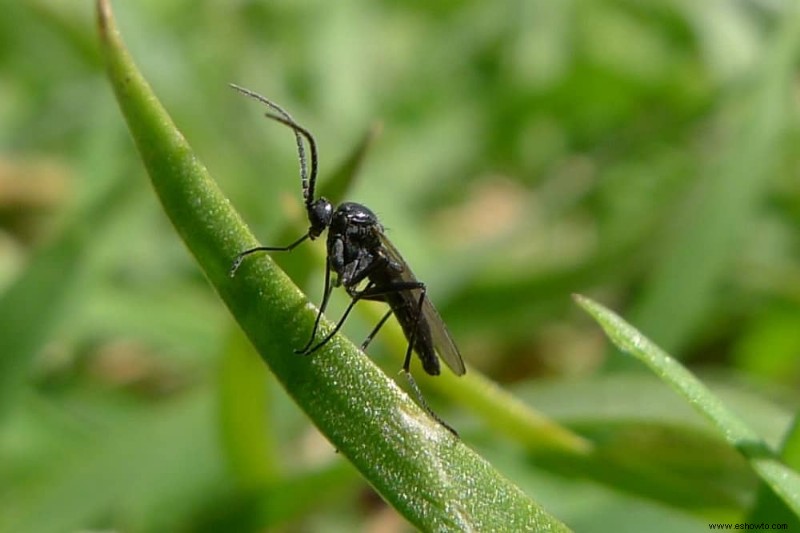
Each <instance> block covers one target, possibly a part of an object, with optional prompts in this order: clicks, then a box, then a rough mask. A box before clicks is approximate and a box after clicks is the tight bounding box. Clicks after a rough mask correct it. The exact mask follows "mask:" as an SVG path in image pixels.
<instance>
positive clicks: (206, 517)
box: [0, 0, 800, 531]
mask: <svg viewBox="0 0 800 533" xmlns="http://www.w3.org/2000/svg"><path fill="white" fill-rule="evenodd" d="M792 5H793V4H791V3H790V2H780V1H773V2H767V1H760V2H759V1H755V0H754V1H751V2H746V1H741V2H733V1H713V2H711V1H710V2H697V3H693V2H685V1H681V0H662V1H658V2H653V3H650V4H643V3H641V2H635V1H632V0H617V1H610V0H609V1H600V0H591V1H589V0H587V1H582V2H563V3H562V2H549V1H546V0H519V1H513V2H512V1H509V2H474V1H473V2H440V3H435V4H429V3H426V2H407V3H403V4H400V3H395V2H379V3H375V2H363V1H356V0H346V1H343V2H337V3H335V4H329V3H324V2H319V1H312V0H308V1H304V2H290V1H285V0H284V1H277V2H266V1H239V2H229V3H226V2H186V1H175V2H170V3H162V2H156V1H154V0H151V1H141V2H137V3H135V4H131V3H125V2H116V4H115V6H114V7H115V10H116V18H117V20H118V23H119V25H120V27H121V31H122V32H123V34H124V36H125V39H126V41H127V43H128V45H129V47H130V49H131V51H132V53H133V54H134V55H135V57H136V60H137V62H138V63H139V65H140V66H141V68H142V70H143V72H144V73H145V75H146V76H147V77H148V79H149V81H150V83H151V84H152V85H153V88H154V90H155V91H156V93H157V94H158V95H159V97H160V99H161V101H162V102H163V103H164V105H165V106H166V107H167V109H168V110H169V112H170V114H171V115H172V116H173V118H174V119H175V120H176V122H177V125H178V126H179V127H180V128H181V130H182V131H183V132H184V134H185V135H186V137H187V138H188V140H189V142H190V143H191V144H192V145H193V147H194V150H195V151H196V153H198V154H200V156H201V157H202V159H203V161H204V163H205V164H206V165H207V166H208V168H209V170H210V171H211V173H212V175H213V176H215V177H216V179H217V180H219V182H220V186H221V187H222V189H223V190H224V191H225V192H226V193H227V194H228V195H229V197H230V198H231V201H232V202H233V203H234V205H236V206H237V208H238V209H240V211H241V212H242V214H243V215H244V217H245V218H246V219H247V220H248V222H249V223H250V224H251V225H252V227H253V230H254V232H255V233H256V234H257V235H258V236H259V237H260V238H261V240H262V242H264V243H265V244H284V242H283V241H282V240H281V239H286V238H287V235H288V236H291V235H295V234H297V235H299V234H300V233H301V232H302V231H303V230H304V227H305V222H304V220H303V218H304V217H303V212H302V209H301V207H300V192H299V180H298V178H297V162H296V155H295V151H294V143H293V139H292V136H291V134H289V133H288V132H287V131H285V130H284V128H282V127H280V126H279V125H275V124H270V123H268V122H267V121H265V120H264V119H263V117H262V115H261V112H260V111H261V110H260V109H258V108H257V107H254V106H253V105H252V103H251V102H248V101H245V100H243V99H242V98H241V97H240V96H239V95H237V94H235V93H234V92H233V91H231V90H230V89H229V88H228V87H227V84H228V83H229V82H235V83H239V84H241V85H244V86H247V87H249V88H252V89H253V90H256V91H258V92H260V93H262V94H265V95H267V96H269V97H270V98H271V99H273V100H275V101H277V102H279V103H280V104H281V105H282V106H284V107H285V108H286V109H288V110H289V111H290V112H291V113H292V114H293V115H294V116H295V117H296V118H297V119H298V121H300V122H301V123H302V124H304V125H305V126H307V127H308V128H309V129H310V130H311V131H313V132H314V134H315V135H316V137H317V140H318V142H319V145H320V150H321V167H322V179H323V180H324V179H325V177H326V176H330V173H331V172H332V171H333V170H334V169H335V168H336V167H337V166H338V164H339V163H340V162H341V161H342V160H344V159H345V158H346V157H347V156H348V154H349V153H350V152H351V151H352V150H353V149H354V147H355V145H356V144H357V143H358V142H359V139H360V138H361V137H362V136H363V135H364V133H365V132H366V131H367V130H368V128H370V127H371V126H372V125H373V124H375V123H376V121H380V123H382V125H383V129H382V133H381V135H380V136H379V137H378V139H377V140H376V142H375V144H374V145H373V147H372V148H371V150H370V153H369V155H368V156H367V160H366V163H365V166H364V168H363V169H362V173H361V176H360V180H359V181H358V182H357V184H356V185H355V186H354V187H353V188H352V189H351V190H350V191H349V192H348V195H347V196H348V199H351V200H354V201H359V202H363V203H365V204H366V205H369V206H370V207H371V208H373V209H374V210H375V211H376V212H377V213H378V214H379V215H380V216H381V218H382V221H383V222H384V224H385V226H386V227H387V229H388V231H389V235H390V236H391V238H392V240H393V241H394V242H395V243H396V244H397V246H398V248H399V249H400V250H402V251H403V253H404V254H405V256H406V259H407V260H408V261H409V262H410V264H411V265H412V266H413V268H414V270H415V272H416V274H417V275H418V276H419V277H420V279H422V280H424V281H426V282H427V283H428V286H429V288H430V294H431V295H432V298H433V300H434V302H435V303H436V304H437V307H438V308H439V310H440V312H441V313H442V315H443V317H444V318H445V320H446V321H447V323H448V326H449V328H450V329H451V331H452V332H453V334H454V336H455V338H456V339H457V341H458V343H459V346H460V347H461V351H462V353H463V355H464V358H465V360H466V361H467V362H468V363H469V364H470V365H472V366H473V367H474V368H476V369H479V370H481V371H483V372H485V373H486V374H488V375H489V376H491V377H493V378H494V379H496V380H497V381H498V382H500V383H502V384H504V385H506V386H507V387H508V388H509V389H510V390H511V391H513V392H514V393H515V394H517V395H518V396H519V397H520V398H522V399H523V400H524V401H526V402H527V403H529V404H530V405H531V406H533V407H535V408H537V409H540V410H541V411H543V412H544V413H545V414H547V415H549V416H552V417H553V418H554V419H556V420H557V421H558V422H560V423H562V424H563V425H565V426H567V427H570V428H572V429H574V430H575V431H577V432H579V433H581V434H583V435H585V436H586V437H588V438H590V439H591V440H592V441H594V442H595V443H596V444H598V445H599V446H600V447H601V450H603V453H606V454H607V455H608V462H609V464H614V465H615V468H614V469H610V468H609V469H603V468H600V467H598V466H597V465H598V464H600V463H599V462H597V461H595V462H593V463H592V464H589V465H584V464H580V463H576V462H571V461H565V460H564V459H563V458H559V457H557V456H556V457H553V456H549V455H545V454H542V453H535V452H534V451H531V450H527V449H526V448H525V447H524V446H522V445H521V444H520V443H519V442H515V441H514V440H513V439H508V438H506V437H504V436H501V435H497V434H495V433H493V432H491V431H489V430H487V429H486V426H485V425H484V424H483V423H482V422H481V421H480V420H479V419H477V418H476V417H474V416H471V414H470V412H468V411H465V410H464V409H463V408H460V407H459V405H458V403H457V402H452V401H443V400H442V401H435V402H434V403H436V406H437V410H438V411H439V412H440V413H441V414H442V415H443V416H444V418H445V419H447V420H448V421H450V422H451V423H452V424H453V425H455V426H456V427H458V428H459V430H460V431H461V433H462V437H463V439H464V440H465V442H466V443H467V444H468V445H470V446H471V447H473V448H475V449H477V450H479V451H480V452H481V453H482V454H483V455H484V456H485V457H487V459H489V460H490V461H491V462H492V463H493V464H494V465H495V466H496V467H497V468H499V469H500V470H501V471H503V472H504V473H506V475H508V476H509V477H510V478H511V479H513V480H514V481H515V482H517V483H518V484H519V485H520V486H521V487H522V488H523V489H524V490H525V491H526V492H527V493H528V494H530V495H531V496H532V497H533V498H534V499H536V500H537V501H539V502H540V503H542V504H543V505H544V507H545V508H546V509H547V510H548V511H550V512H551V513H552V514H554V515H555V516H557V517H559V518H560V519H561V520H563V521H564V522H566V523H567V524H569V525H570V526H572V527H574V528H575V529H576V530H578V531H609V530H615V531H641V530H647V531H677V530H686V529H687V528H689V527H691V528H705V524H706V522H708V521H711V520H719V521H735V520H741V519H742V518H743V517H746V516H748V513H749V510H750V509H751V506H752V505H753V501H754V499H755V494H756V491H757V487H758V484H757V482H756V478H755V476H754V475H753V474H752V472H750V470H749V469H748V468H747V466H746V464H745V463H744V461H743V460H742V459H741V458H740V457H739V456H738V455H736V454H735V453H734V452H733V451H731V450H730V449H728V448H726V447H725V445H724V444H723V443H722V442H721V441H720V440H719V439H717V438H716V437H714V436H713V433H712V432H711V431H710V430H709V429H708V428H707V427H706V425H705V424H704V423H703V421H701V420H699V418H698V417H697V416H696V415H695V414H694V413H693V412H692V411H691V410H690V409H689V408H688V407H687V406H686V405H685V404H684V403H683V402H682V401H681V400H680V399H679V398H677V397H676V396H675V395H674V393H673V392H672V391H671V390H669V389H667V388H666V387H665V386H664V385H663V384H662V383H660V382H658V381H657V380H656V379H655V378H653V377H652V376H651V375H649V374H648V373H647V372H645V371H644V370H643V369H641V368H639V367H638V366H637V365H636V364H635V363H633V362H632V361H630V360H628V359H625V358H622V357H621V356H619V355H618V354H616V353H614V352H613V351H611V350H610V349H609V347H608V344H607V342H606V341H605V339H604V338H603V337H602V335H601V333H600V331H599V328H597V327H596V326H595V325H594V324H593V323H592V322H590V321H589V320H588V319H587V318H586V317H585V316H583V315H582V314H581V313H580V312H579V311H578V310H577V309H576V308H575V307H574V306H573V305H572V302H571V300H570V298H569V295H570V293H572V292H583V293H589V294H591V295H593V296H594V297H596V298H598V299H599V300H601V301H603V302H604V303H605V304H606V305H608V306H610V307H612V308H614V309H616V310H617V311H619V312H620V313H621V314H622V315H623V316H626V317H627V318H628V319H629V320H630V321H631V322H632V323H633V324H634V325H636V326H637V327H639V328H640V329H641V330H642V331H643V332H644V333H645V334H647V335H648V336H649V337H650V338H652V339H653V340H654V341H655V342H657V343H659V344H660V345H661V346H663V347H664V348H665V349H667V350H669V351H671V352H672V353H673V354H674V355H675V356H676V357H679V358H680V359H681V360H682V361H683V362H684V363H685V364H687V365H688V366H689V367H690V368H692V369H693V370H694V371H696V372H698V373H699V374H700V375H701V376H702V377H703V378H704V379H706V381H707V382H709V383H710V385H711V386H712V388H713V389H714V390H715V391H716V392H718V393H719V394H720V395H721V396H722V397H723V398H724V399H725V400H726V401H727V403H728V404H729V406H731V407H732V408H733V409H734V410H736V411H737V412H738V413H739V414H741V415H742V416H743V417H744V418H745V419H746V420H748V422H750V423H751V424H752V425H753V427H755V428H756V429H758V430H759V431H760V433H761V434H762V435H763V436H764V437H765V438H766V439H767V440H768V441H769V442H770V443H771V444H773V445H774V446H776V447H778V446H779V444H780V442H781V438H782V436H783V435H784V433H785V431H786V429H787V426H788V425H789V424H790V422H791V420H792V417H793V414H794V412H795V410H796V408H797V405H798V400H799V399H800V398H799V397H798V394H797V392H796V390H797V385H798V382H800V364H798V355H800V306H798V301H800V268H798V261H797V259H798V255H799V254H800V247H799V246H798V245H800V239H798V232H797V231H796V227H797V224H798V222H800V187H799V186H798V171H800V159H798V152H797V150H794V149H793V148H794V147H795V146H796V145H797V143H798V137H799V135H798V133H799V132H800V128H798V124H799V123H798V94H800V92H798V75H797V65H798V49H799V48H800V47H799V46H798V32H799V31H800V29H799V28H798V14H797V9H796V8H795V7H791V6H792ZM0 7H3V12H4V13H5V15H4V16H3V17H2V18H1V19H0V65H2V68H0V72H2V75H0V291H2V292H1V293H0V530H6V529H4V528H6V527H7V528H9V529H8V530H13V531H70V530H78V529H81V528H116V529H118V530H120V531H233V530H238V531H261V530H270V531H272V530H278V531H352V530H354V529H357V530H362V531H397V530H400V531H402V530H404V529H405V528H406V526H405V525H404V524H403V522H402V520H401V519H400V518H398V517H397V516H396V514H395V513H394V511H392V510H391V509H387V508H386V507H385V506H383V505H382V504H381V502H380V500H379V499H377V497H376V496H374V495H373V494H372V493H371V491H370V489H369V488H368V487H366V486H365V485H364V484H363V482H361V481H360V480H359V478H358V476H357V475H356V474H355V472H354V471H353V470H352V468H350V467H349V466H348V465H347V464H346V463H345V462H344V461H343V460H342V459H341V458H340V457H338V456H337V455H336V454H335V451H334V450H332V449H331V447H330V446H329V445H328V444H327V443H325V442H324V441H323V440H322V439H321V438H320V437H319V436H318V435H317V434H316V432H315V430H314V429H313V427H311V426H310V425H309V424H308V422H307V421H306V419H305V418H304V416H303V415H302V413H300V412H299V411H298V410H297V409H296V407H294V405H293V404H292V403H291V402H290V401H289V400H288V399H287V398H286V396H285V393H284V392H283V391H282V390H281V389H280V388H278V387H276V385H275V383H274V381H273V380H272V379H271V377H270V376H269V374H268V372H267V370H266V369H265V367H264V365H263V364H262V363H261V361H259V360H258V358H257V357H256V356H255V355H254V354H253V353H252V352H251V350H250V348H249V347H248V345H247V343H246V341H244V340H243V339H242V337H241V334H240V333H239V332H238V329H237V326H236V325H235V324H234V323H233V321H232V320H231V319H230V318H229V317H228V316H227V315H226V312H225V310H224V309H223V307H222V305H221V304H220V302H219V301H218V300H217V298H216V295H215V294H214V293H213V291H212V290H211V289H210V287H209V285H208V284H207V282H206V281H205V279H204V278H203V276H202V274H201V273H200V271H199V269H198V268H197V267H196V266H195V265H194V263H193V261H192V260H191V258H190V256H189V255H188V254H187V253H186V250H185V249H184V247H183V245H182V244H181V243H180V241H179V239H178V238H177V235H176V234H175V233H174V232H173V231H172V228H171V227H170V225H169V223H168V221H167V220H166V217H165V216H164V215H163V214H162V213H161V211H160V208H159V206H158V203H157V201H156V198H155V196H154V195H153V194H152V191H151V190H150V188H149V187H150V186H149V184H148V182H147V180H146V179H145V178H144V175H143V172H144V171H143V167H142V165H141V163H140V161H139V160H138V156H137V154H136V152H135V150H134V148H133V145H132V143H131V141H130V140H129V138H128V134H127V131H126V129H125V125H124V123H123V120H122V118H121V116H120V114H119V111H118V109H117V107H116V104H115V102H114V101H113V98H112V95H111V91H110V89H109V87H108V84H107V82H106V80H105V77H104V73H103V72H102V68H101V65H100V60H99V54H98V50H97V38H96V31H95V28H94V14H93V5H92V4H91V2H80V3H77V2H75V3H69V4H68V5H65V4H63V3H59V2H52V1H45V0H39V1H29V2H10V1H8V2H4V3H3V4H2V6H0ZM267 175H269V176H284V177H285V179H279V180H273V181H266V180H265V179H264V176H267ZM292 228H293V229H292ZM278 240H281V242H277V241H278ZM288 240H290V239H288ZM288 240H287V241H286V242H288ZM323 253H324V251H323V246H322V245H321V244H319V243H316V244H314V245H307V247H306V250H305V251H304V252H302V253H301V254H293V257H291V258H288V259H287V260H286V261H285V262H284V265H285V267H286V268H287V270H288V271H289V272H290V274H292V276H293V278H294V279H295V281H296V282H297V283H298V284H300V285H301V286H302V287H304V288H305V289H306V290H307V292H308V294H309V295H310V297H311V299H312V301H315V302H318V301H319V297H320V294H321V284H322V265H323V261H324V256H323ZM309 264H311V265H314V268H309V266H308V265H309ZM344 303H345V298H344V297H343V296H342V295H339V297H338V298H337V301H336V305H334V306H333V309H332V311H331V313H330V314H331V316H336V313H337V310H341V309H342V307H343V304H344ZM373 319H374V313H370V312H369V311H367V312H366V313H364V314H362V315H361V316H356V317H354V319H353V320H352V321H350V322H348V325H347V328H346V333H347V334H348V335H349V336H351V337H352V338H353V339H354V340H356V341H360V340H361V339H362V338H363V337H364V335H365V334H366V333H367V332H368V331H369V329H370V327H371V325H372V320H373ZM370 351H371V353H373V354H374V355H375V357H376V360H377V361H378V362H379V364H381V366H383V367H384V368H385V369H386V370H387V372H389V373H390V374H392V375H393V374H394V372H395V371H396V370H397V369H398V368H399V366H400V364H401V355H400V354H401V353H402V347H400V346H398V345H390V344H389V343H388V342H387V341H386V340H385V339H384V340H382V339H381V338H380V337H379V338H378V339H377V340H376V342H375V343H374V345H373V346H372V347H371V350H370ZM432 400H436V398H432ZM621 462H622V463H624V464H625V466H626V468H625V469H619V464H620V463H621ZM776 516H777V515H776ZM776 521H777V519H776ZM12 527H13V529H11V528H12Z"/></svg>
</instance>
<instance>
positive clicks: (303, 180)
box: [230, 83, 317, 210]
mask: <svg viewBox="0 0 800 533" xmlns="http://www.w3.org/2000/svg"><path fill="white" fill-rule="evenodd" d="M230 86H231V87H232V88H234V89H236V90H237V91H239V92H240V93H242V94H244V95H246V96H249V97H251V98H254V99H255V100H258V101H259V102H261V103H262V104H264V105H266V106H267V107H269V108H270V109H271V110H273V111H275V114H273V113H266V114H265V115H266V117H267V118H270V119H272V120H274V121H276V122H280V123H281V124H285V125H286V126H289V127H290V128H292V131H294V137H295V140H296V141H297V156H298V159H299V160H300V184H301V185H302V187H303V199H304V200H305V204H306V210H309V209H311V204H312V203H313V202H314V187H315V186H316V183H317V142H316V141H315V140H314V136H313V135H312V134H311V132H310V131H308V130H307V129H305V128H304V127H302V126H301V125H300V124H298V123H297V122H295V120H294V118H292V115H290V114H289V112H288V111H286V110H285V109H283V108H282V107H281V106H279V105H278V104H276V103H275V102H273V101H271V100H269V99H267V98H266V97H264V96H261V95H260V94H258V93H255V92H253V91H251V90H250V89H245V88H244V87H240V86H239V85H236V84H233V83H231V84H230ZM303 137H305V139H306V140H307V141H308V147H309V149H310V151H311V175H310V176H309V172H308V163H307V161H306V150H305V146H304V145H303Z"/></svg>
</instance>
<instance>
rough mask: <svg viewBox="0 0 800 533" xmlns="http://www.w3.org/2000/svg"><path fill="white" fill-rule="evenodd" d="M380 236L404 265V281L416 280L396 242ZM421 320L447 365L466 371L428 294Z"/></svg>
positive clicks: (455, 371) (388, 251)
mask: <svg viewBox="0 0 800 533" xmlns="http://www.w3.org/2000/svg"><path fill="white" fill-rule="evenodd" d="M380 237H381V244H382V245H383V247H384V248H385V250H386V253H387V255H388V256H389V257H390V258H391V260H392V261H394V262H395V263H398V264H400V265H402V266H403V272H401V273H400V274H399V275H400V277H401V279H403V281H416V277H414V273H413V272H411V269H410V268H409V266H408V263H406V262H405V260H403V256H401V255H400V252H398V251H397V248H395V247H394V244H392V242H391V241H390V240H389V238H388V237H386V235H385V234H383V233H381V234H380ZM415 292H416V291H415ZM420 320H423V321H425V323H427V324H428V327H430V330H431V336H432V337H433V346H434V348H435V349H436V353H437V354H438V355H439V358H440V359H442V360H443V361H444V362H445V363H447V366H449V367H450V370H452V371H453V373H454V374H455V375H457V376H461V375H463V374H464V373H466V371H467V369H466V368H465V367H464V361H463V360H462V359H461V353H459V351H458V347H456V343H455V342H454V341H453V337H451V336H450V332H449V331H447V326H446V325H445V323H444V320H442V317H441V316H440V315H439V312H438V311H437V310H436V308H435V307H434V306H433V304H432V303H431V299H430V298H428V297H427V295H426V296H425V299H424V300H423V301H422V316H421V317H420Z"/></svg>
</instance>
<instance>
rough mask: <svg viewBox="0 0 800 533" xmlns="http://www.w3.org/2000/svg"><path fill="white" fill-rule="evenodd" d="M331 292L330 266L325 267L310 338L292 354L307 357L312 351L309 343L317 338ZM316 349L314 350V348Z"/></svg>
mask: <svg viewBox="0 0 800 533" xmlns="http://www.w3.org/2000/svg"><path fill="white" fill-rule="evenodd" d="M331 292H333V285H331V267H330V265H327V264H326V265H325V288H324V290H323V294H322V303H321V304H320V306H319V311H317V318H316V319H315V320H314V328H313V329H312V330H311V336H310V337H309V338H308V342H307V343H306V344H305V346H303V348H301V349H300V350H295V351H294V353H296V354H302V355H308V354H310V353H311V352H313V351H314V350H309V349H308V347H309V346H311V343H312V342H314V337H316V336H317V329H319V321H320V319H321V318H322V315H323V314H324V313H325V309H327V308H328V301H330V298H331ZM315 349H316V348H315Z"/></svg>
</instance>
